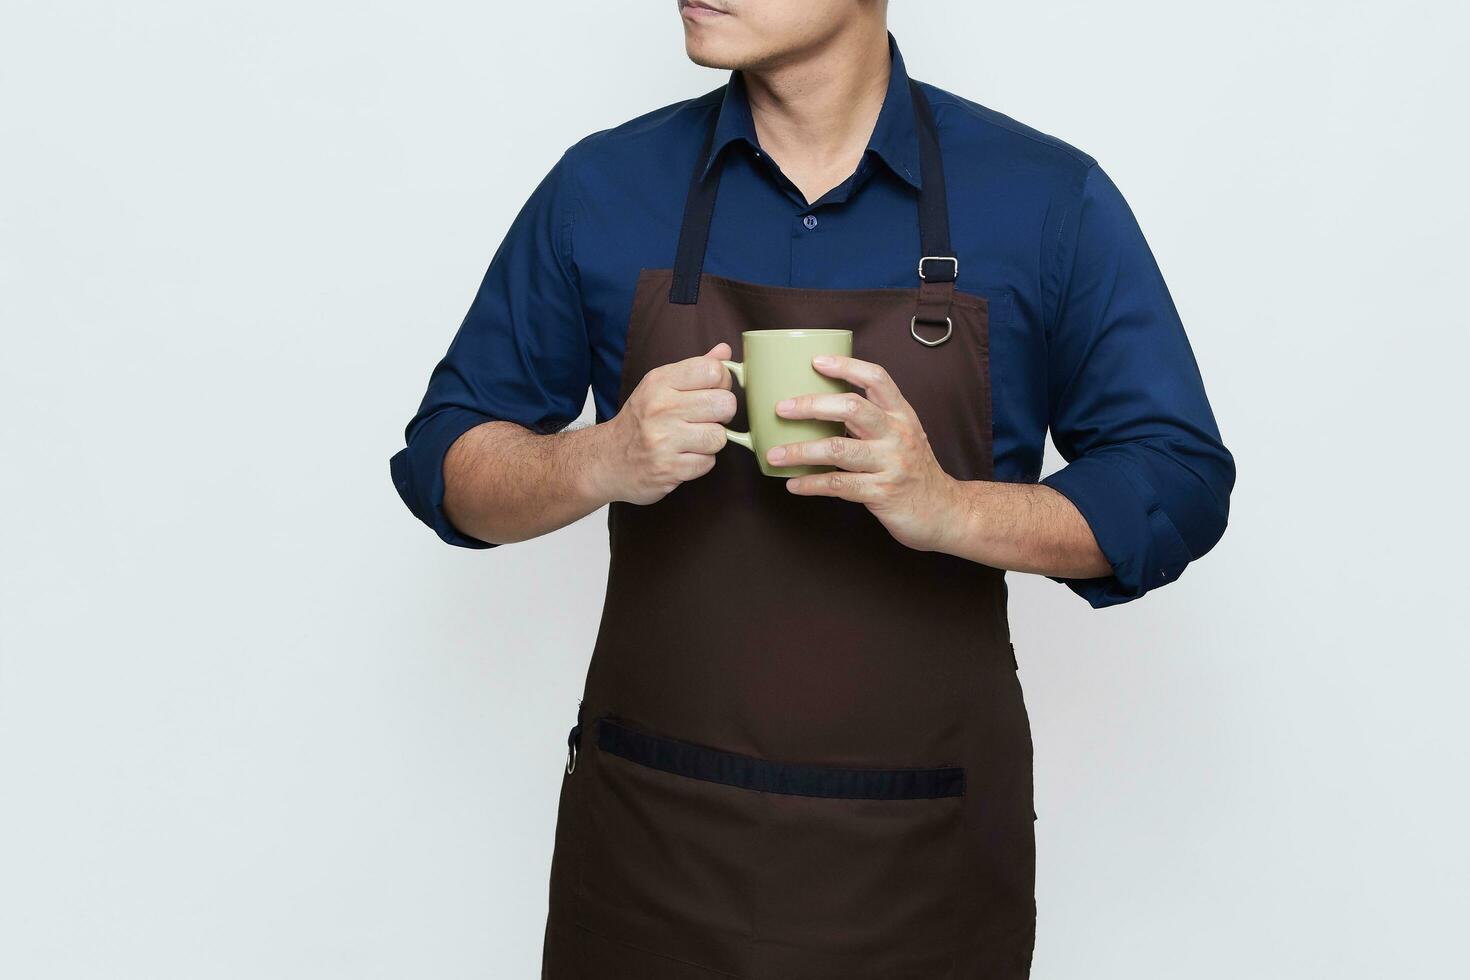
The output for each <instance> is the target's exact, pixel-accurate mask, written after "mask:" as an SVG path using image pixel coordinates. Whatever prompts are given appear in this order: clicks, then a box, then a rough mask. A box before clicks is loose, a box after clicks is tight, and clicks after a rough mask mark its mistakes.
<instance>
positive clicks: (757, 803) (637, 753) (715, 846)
mask: <svg viewBox="0 0 1470 980" xmlns="http://www.w3.org/2000/svg"><path fill="white" fill-rule="evenodd" d="M595 737H596V745H597V749H598V751H597V753H596V756H597V758H596V762H595V765H592V766H589V767H588V770H589V771H588V775H589V776H591V777H592V790H591V796H590V809H589V812H588V816H589V818H590V820H591V824H590V827H589V830H590V837H591V841H592V843H590V844H589V846H588V848H587V851H586V855H585V857H584V862H583V878H582V885H583V892H584V898H585V899H586V901H585V902H584V903H583V904H584V908H585V911H586V916H587V918H588V922H587V923H586V924H587V927H588V928H589V929H592V930H593V931H599V932H604V933H607V934H610V935H612V936H613V937H615V938H623V939H624V940H625V941H627V942H629V943H632V944H634V945H637V946H640V947H642V948H644V949H647V950H650V951H652V952H658V953H663V954H665V955H670V956H674V957H676V958H679V959H683V960H686V961H687V962H691V963H695V964H700V965H704V966H708V967H711V968H713V969H717V970H724V971H726V972H729V973H733V974H736V975H756V976H765V975H773V976H780V977H782V978H783V980H784V978H788V977H789V978H792V980H801V978H806V977H823V978H827V977H834V976H842V977H844V978H852V980H861V978H868V977H873V978H879V977H881V978H884V980H888V978H892V977H896V976H903V977H916V976H923V977H925V978H926V980H928V978H934V980H938V978H943V977H946V976H948V975H949V973H950V968H951V959H952V955H953V951H954V945H955V923H956V922H957V912H958V910H959V909H958V906H959V905H960V904H961V903H960V902H959V901H958V900H957V899H958V898H959V894H960V891H959V890H958V889H957V886H958V884H959V883H960V881H961V876H960V869H957V868H956V867H955V859H956V840H957V838H958V836H959V829H960V826H961V816H962V806H963V794H964V789H965V773H964V770H963V769H962V768H960V767H957V766H942V767H934V768H893V769H876V768H845V767H834V766H816V765H802V764H790V763H782V762H775V761H772V760H769V759H763V758H759V757H755V756H749V755H741V754H738V753H733V752H725V751H721V750H719V749H715V748H710V747H707V746H704V745H698V744H695V743H692V742H685V741H681V740H678V739H673V738H669V737H667V736H664V735H659V734H654V733H651V732H647V731H642V730H639V729H636V728H633V727H631V726H629V725H627V724H625V723H623V722H621V721H619V720H617V719H615V718H609V717H604V718H600V719H598V722H597V726H596V733H595ZM584 764H585V763H584ZM579 770H580V767H579ZM594 920H595V921H594Z"/></svg>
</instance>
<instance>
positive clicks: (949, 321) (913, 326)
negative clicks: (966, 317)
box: [909, 313, 954, 347]
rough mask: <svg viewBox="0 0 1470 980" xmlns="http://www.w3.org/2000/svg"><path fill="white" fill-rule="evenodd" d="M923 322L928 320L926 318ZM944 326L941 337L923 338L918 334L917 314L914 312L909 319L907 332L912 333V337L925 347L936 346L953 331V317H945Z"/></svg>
mask: <svg viewBox="0 0 1470 980" xmlns="http://www.w3.org/2000/svg"><path fill="white" fill-rule="evenodd" d="M924 322H925V323H927V322H929V321H927V320H926V321H924ZM944 326H945V329H944V336H943V337H940V338H939V339H938V340H925V339H924V338H923V337H920V336H919V315H918V314H917V313H915V314H914V318H913V319H912V320H910V321H909V333H911V334H913V335H914V339H915V340H917V341H918V342H919V343H921V344H923V345H924V346H926V347H938V346H939V345H940V344H942V343H944V342H945V341H946V340H948V339H949V337H950V334H952V333H954V318H953V317H945V318H944Z"/></svg>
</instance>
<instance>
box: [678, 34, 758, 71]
mask: <svg viewBox="0 0 1470 980" xmlns="http://www.w3.org/2000/svg"><path fill="white" fill-rule="evenodd" d="M684 53H685V54H687V55H688V56H689V60H690V61H692V62H694V63H695V64H696V65H699V66H700V67H701V68H719V69H722V70H725V71H738V70H740V69H743V68H749V67H750V65H751V62H752V60H753V59H752V58H751V57H750V52H746V51H742V50H741V46H740V45H736V44H730V43H728V42H725V43H722V42H720V41H716V40H713V39H711V38H706V37H700V38H696V37H686V38H685V39H684Z"/></svg>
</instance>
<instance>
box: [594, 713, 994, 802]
mask: <svg viewBox="0 0 1470 980" xmlns="http://www.w3.org/2000/svg"><path fill="white" fill-rule="evenodd" d="M597 747H598V749H600V750H601V751H603V752H607V753H610V754H612V755H616V756H620V757H622V758H624V759H627V760H628V761H629V762H636V763H638V764H639V765H641V766H647V767H648V768H650V769H657V770H660V771H661V772H667V773H672V774H674V775H676V776H687V777H689V778H691V779H703V780H706V781H708V782H711V783H721V784H723V785H725V786H738V787H740V788H741V789H750V790H756V791H758V792H761V793H780V794H784V795H787V796H819V797H824V798H827V799H836V800H932V799H939V798H941V797H947V796H963V795H965V770H964V769H962V768H960V767H957V766H953V767H946V768H939V769H840V768H834V767H831V766H804V765H794V764H791V763H786V762H772V761H770V760H769V759H761V758H757V757H756V756H751V755H740V754H738V753H735V752H722V751H720V750H719V749H711V748H707V747H705V746H703V745H695V744H694V743H692V742H681V741H679V740H678V739H673V738H667V737H665V736H662V735H651V734H649V733H648V732H640V731H636V730H635V729H632V728H627V727H625V726H624V725H621V724H619V723H618V722H616V721H613V720H611V719H609V718H599V719H598V720H597Z"/></svg>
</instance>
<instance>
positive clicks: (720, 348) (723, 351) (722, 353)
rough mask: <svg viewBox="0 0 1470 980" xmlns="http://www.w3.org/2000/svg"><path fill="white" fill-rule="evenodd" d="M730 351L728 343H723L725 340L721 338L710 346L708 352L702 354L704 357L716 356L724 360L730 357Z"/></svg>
mask: <svg viewBox="0 0 1470 980" xmlns="http://www.w3.org/2000/svg"><path fill="white" fill-rule="evenodd" d="M731 353H732V350H731V348H730V345H729V344H727V343H725V341H723V340H722V341H720V342H719V343H718V344H715V345H714V346H713V347H711V348H710V349H709V353H708V354H706V355H704V356H705V357H718V358H719V359H720V360H722V361H726V360H729V359H730V354H731Z"/></svg>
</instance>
